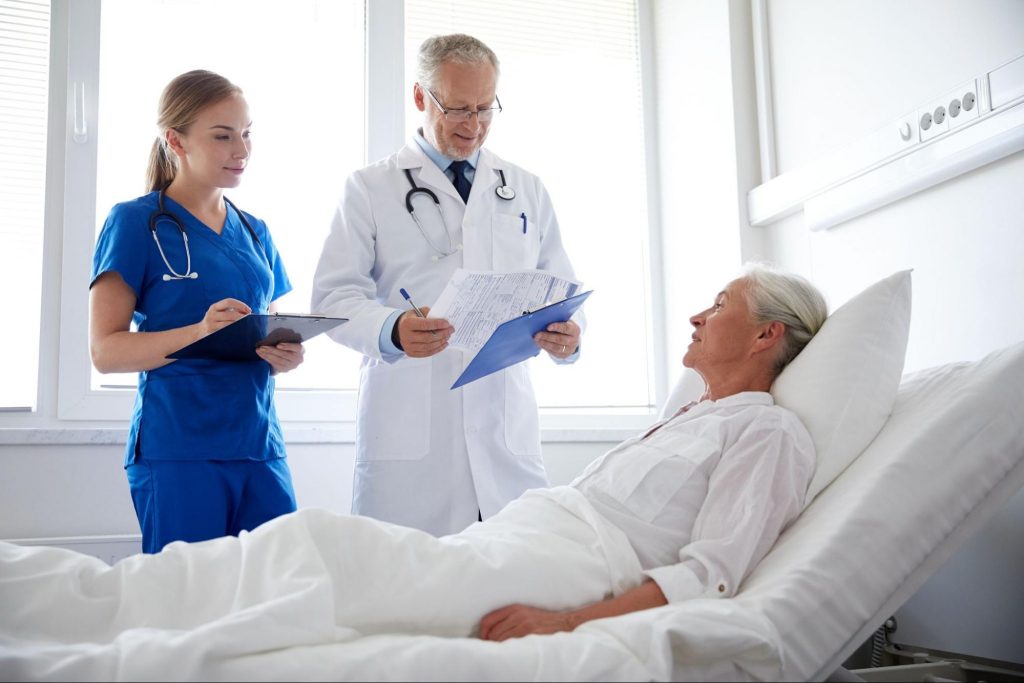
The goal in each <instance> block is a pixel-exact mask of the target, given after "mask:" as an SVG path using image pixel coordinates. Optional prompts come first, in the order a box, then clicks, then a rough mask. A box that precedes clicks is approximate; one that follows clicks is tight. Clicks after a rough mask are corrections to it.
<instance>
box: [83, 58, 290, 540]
mask: <svg viewBox="0 0 1024 683" xmlns="http://www.w3.org/2000/svg"><path fill="white" fill-rule="evenodd" d="M158 124H159V128H160V130H161V131H162V135H161V136H160V137H158V138H157V140H156V141H155V143H154V145H153V150H152V153H151V156H150V164H149V173H148V178H147V180H148V185H149V188H150V190H151V192H150V193H149V194H146V195H143V196H142V197H139V198H137V199H133V200H131V201H127V202H124V203H121V204H117V205H116V206H115V207H114V208H113V209H112V210H111V212H110V215H109V216H108V217H107V220H106V223H105V224H104V226H103V230H102V232H101V233H100V236H99V238H98V240H97V244H96V251H95V254H94V257H93V272H92V283H91V285H90V330H89V337H90V339H89V342H90V351H91V353H92V360H93V364H94V365H95V366H96V369H97V370H99V371H100V372H138V373H139V384H138V392H137V394H136V397H135V407H134V410H133V413H132V421H131V428H130V430H129V433H128V443H127V449H126V456H125V469H126V471H127V474H128V482H129V485H130V487H131V493H132V500H133V502H134V504H135V511H136V514H137V515H138V518H139V525H140V526H141V528H142V545H143V551H144V552H147V553H155V552H159V551H160V549H161V548H163V546H164V545H165V544H167V543H170V542H171V541H177V540H182V541H202V540H206V539H210V538H216V537H219V536H224V535H229V534H230V535H237V534H238V533H239V532H240V531H242V530H243V529H245V530H248V529H253V528H255V527H257V526H259V525H260V524H262V523H263V522H265V521H267V520H269V519H272V518H274V517H277V516H278V515H281V514H284V513H287V512H292V511H294V510H295V493H294V490H293V488H292V479H291V473H290V471H289V469H288V463H287V461H286V460H285V445H284V439H283V438H282V435H281V426H280V424H279V422H278V419H277V414H276V412H275V409H274V377H273V376H274V375H275V374H277V373H281V372H287V371H289V370H292V369H294V368H295V367H297V366H298V365H299V364H300V363H301V362H302V358H303V348H302V345H301V344H288V343H282V344H278V345H277V346H276V347H261V348H260V349H257V353H258V354H259V356H260V358H261V359H262V360H259V361H253V362H224V361H214V360H192V359H187V360H186V359H183V360H176V361H172V360H167V358H166V356H167V354H169V353H171V352H173V351H175V350H177V349H179V348H181V347H183V346H185V345H187V344H189V343H191V342H193V341H195V340H197V339H200V338H201V337H204V336H206V335H208V334H210V333H212V332H214V331H216V330H218V329H220V328H221V327H224V326H225V325H227V324H229V323H231V322H233V321H235V320H237V319H238V318H241V317H242V316H245V315H247V314H249V313H251V312H257V313H262V312H266V311H273V310H274V304H273V302H274V300H276V299H278V298H279V297H281V296H282V295H284V294H285V293H287V292H288V291H289V290H291V283H290V281H289V280H288V275H287V273H286V272H285V269H284V265H283V264H282V262H281V258H280V256H279V254H278V252H277V249H275V248H274V242H273V240H272V239H271V237H270V232H269V231H268V230H267V226H266V224H265V223H264V222H263V221H261V220H259V219H258V218H256V217H254V216H252V215H250V214H247V213H245V212H243V211H240V210H239V209H238V208H236V207H235V206H234V204H232V203H231V202H230V201H228V200H227V199H226V198H225V197H224V189H225V188H233V187H237V186H238V184H239V183H240V182H241V179H242V175H243V174H244V172H245V170H246V166H247V164H248V161H249V154H250V150H251V146H252V141H251V138H250V127H251V125H252V121H251V118H250V116H249V107H248V105H247V104H246V101H245V98H244V97H243V95H242V91H241V90H240V89H239V88H238V87H237V86H235V85H234V84H232V83H231V82H230V81H228V80H227V79H225V78H223V77H222V76H219V75H217V74H214V73H211V72H208V71H190V72H188V73H185V74H182V75H181V76H178V77H177V78H175V79H174V80H173V81H171V83H169V84H168V85H167V87H166V88H165V89H164V92H163V95H162V96H161V99H160V114H159V121H158ZM132 323H134V324H135V328H134V329H133V328H132Z"/></svg>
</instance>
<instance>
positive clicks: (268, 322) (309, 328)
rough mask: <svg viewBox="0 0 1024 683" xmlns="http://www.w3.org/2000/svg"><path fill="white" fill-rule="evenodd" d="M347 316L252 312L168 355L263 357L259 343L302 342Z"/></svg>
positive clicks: (217, 358) (234, 359)
mask: <svg viewBox="0 0 1024 683" xmlns="http://www.w3.org/2000/svg"><path fill="white" fill-rule="evenodd" d="M346 320H348V318H328V317H327V316H323V315H300V314H286V313H270V314H263V313H253V314H251V315H247V316H245V317H244V318H239V319H238V320H236V321H235V322H233V323H231V324H230V325H226V326H224V327H222V328H220V329H219V330H217V331H216V332H214V333H213V334H208V335H206V336H205V337H203V338H202V339H197V340H196V341H194V342H192V343H191V344H189V345H188V346H183V347H182V348H180V349H178V350H177V351H175V352H174V353H169V354H167V357H168V358H205V359H208V360H225V361H256V360H263V359H262V358H260V357H259V356H257V355H256V347H257V346H273V345H274V344H280V343H281V342H293V343H296V344H301V343H302V342H304V341H306V340H308V339H312V338H313V337H315V336H316V335H318V334H320V333H321V332H326V331H327V330H329V329H331V328H334V327H337V326H338V325H340V324H341V323H343V322H345V321H346Z"/></svg>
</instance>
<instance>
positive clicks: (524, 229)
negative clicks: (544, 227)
mask: <svg viewBox="0 0 1024 683" xmlns="http://www.w3.org/2000/svg"><path fill="white" fill-rule="evenodd" d="M519 217H520V218H522V219H523V234H524V235H525V234H526V214H525V213H521V214H519Z"/></svg>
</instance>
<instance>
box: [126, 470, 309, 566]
mask: <svg viewBox="0 0 1024 683" xmlns="http://www.w3.org/2000/svg"><path fill="white" fill-rule="evenodd" d="M126 470H127V474H128V484H129V486H130V487H131V492H132V502H134V503H135V514H136V515H137V516H138V518H139V526H140V527H141V528H142V551H143V552H145V553H158V552H160V550H161V549H162V548H163V547H164V546H165V545H167V544H168V543H170V542H171V541H188V542H194V541H206V540H209V539H211V538H219V537H221V536H229V535H230V536H237V535H238V533H239V532H240V531H242V530H246V531H251V530H252V529H255V528H256V527H258V526H259V525H260V524H262V523H263V522H266V521H268V520H271V519H273V518H274V517H277V516H279V515H283V514H286V513H289V512H294V511H295V491H294V489H293V488H292V475H291V471H290V470H289V469H288V463H287V461H286V460H285V459H284V458H276V459H274V460H265V461H257V460H194V461H193V460H142V459H139V460H136V461H135V462H134V463H132V464H131V465H129V466H128V467H127V468H126Z"/></svg>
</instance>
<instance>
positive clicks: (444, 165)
mask: <svg viewBox="0 0 1024 683" xmlns="http://www.w3.org/2000/svg"><path fill="white" fill-rule="evenodd" d="M415 140H416V144H418V145H419V146H420V149H422V150H423V153H424V154H426V155H427V156H428V157H430V160H431V161H433V162H434V163H435V164H437V167H438V168H439V169H441V170H442V171H446V170H448V166H449V165H450V164H451V163H452V161H454V159H452V158H450V157H446V156H445V155H443V154H441V153H440V152H439V151H437V148H436V147H434V146H433V145H432V144H430V143H429V142H427V139H426V138H425V137H423V129H422V128H419V129H417V130H416V137H415ZM466 161H468V162H469V165H470V166H472V167H473V169H474V170H476V167H477V162H479V161H480V150H479V149H478V150H477V151H475V152H473V156H471V157H470V158H468V159H466Z"/></svg>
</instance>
